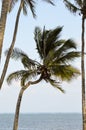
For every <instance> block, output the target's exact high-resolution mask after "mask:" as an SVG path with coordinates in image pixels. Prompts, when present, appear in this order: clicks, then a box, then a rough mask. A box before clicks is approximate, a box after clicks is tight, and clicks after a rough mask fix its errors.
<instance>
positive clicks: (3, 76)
mask: <svg viewBox="0 0 86 130" xmlns="http://www.w3.org/2000/svg"><path fill="white" fill-rule="evenodd" d="M22 6H23V1H22V0H21V4H20V7H19V10H18V14H17V18H16V23H15V30H14V35H13V40H12V43H11V46H10V48H9V51H8V54H7V57H6V60H5V64H4V67H3V71H2V75H1V79H0V88H1V87H2V84H3V81H4V78H5V75H6V72H7V68H8V64H9V61H10V56H11V53H12V51H13V48H14V44H15V41H16V36H17V30H18V23H19V18H20V13H21V9H22Z"/></svg>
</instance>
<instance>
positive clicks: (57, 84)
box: [48, 78, 65, 93]
mask: <svg viewBox="0 0 86 130" xmlns="http://www.w3.org/2000/svg"><path fill="white" fill-rule="evenodd" d="M48 81H49V83H50V84H51V85H52V86H53V87H55V88H57V89H58V90H60V91H61V92H62V93H64V92H65V91H64V90H63V89H62V88H61V87H60V86H59V83H58V82H56V81H55V80H53V79H50V78H49V79H48Z"/></svg>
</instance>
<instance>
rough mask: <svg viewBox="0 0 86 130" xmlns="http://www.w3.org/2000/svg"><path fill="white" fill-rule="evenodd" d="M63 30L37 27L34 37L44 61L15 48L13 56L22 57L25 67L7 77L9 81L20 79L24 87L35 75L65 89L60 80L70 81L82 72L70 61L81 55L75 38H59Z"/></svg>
mask: <svg viewBox="0 0 86 130" xmlns="http://www.w3.org/2000/svg"><path fill="white" fill-rule="evenodd" d="M61 31H62V27H57V28H55V29H53V30H45V27H44V29H43V31H42V30H41V29H40V28H39V27H36V28H35V31H34V39H35V42H36V49H37V51H38V54H39V56H40V59H41V61H42V62H38V61H36V60H32V59H30V58H29V57H28V56H27V54H25V53H24V52H23V51H21V50H19V49H14V50H13V53H12V55H11V57H12V58H14V59H20V60H21V62H22V64H23V66H24V68H25V69H24V70H19V71H16V72H14V73H12V74H10V75H9V76H8V78H7V81H8V83H11V81H12V80H13V79H20V80H21V86H22V87H23V86H25V84H26V82H27V81H28V80H31V78H33V77H34V76H35V77H40V79H41V80H45V81H46V82H49V83H50V84H51V85H53V86H54V87H56V88H58V89H60V90H61V91H63V89H61V87H59V82H60V81H61V80H67V81H70V80H71V79H72V78H73V77H75V76H77V75H79V74H80V72H79V70H78V69H76V68H75V67H73V66H72V65H71V63H70V61H72V60H73V59H75V58H76V57H79V56H80V52H77V51H75V49H76V44H75V42H74V41H73V40H71V39H68V40H62V39H60V38H59V37H60V33H61Z"/></svg>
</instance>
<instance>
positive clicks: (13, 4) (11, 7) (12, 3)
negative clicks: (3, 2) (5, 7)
mask: <svg viewBox="0 0 86 130" xmlns="http://www.w3.org/2000/svg"><path fill="white" fill-rule="evenodd" d="M16 2H18V0H10V1H9V12H11V10H12V9H13V8H14V6H15V4H16Z"/></svg>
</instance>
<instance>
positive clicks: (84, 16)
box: [64, 0, 86, 130]
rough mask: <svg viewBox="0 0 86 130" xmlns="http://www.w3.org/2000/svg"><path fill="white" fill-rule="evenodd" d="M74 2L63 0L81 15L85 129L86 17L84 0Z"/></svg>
mask: <svg viewBox="0 0 86 130" xmlns="http://www.w3.org/2000/svg"><path fill="white" fill-rule="evenodd" d="M74 2H75V4H72V3H71V2H69V1H68V0H64V3H65V5H66V7H67V8H68V10H69V11H71V12H72V13H73V14H75V13H78V14H79V15H81V16H82V34H81V40H82V45H81V52H82V53H81V72H82V117H83V130H86V97H85V64H84V52H85V40H84V34H85V19H86V0H74Z"/></svg>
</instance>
